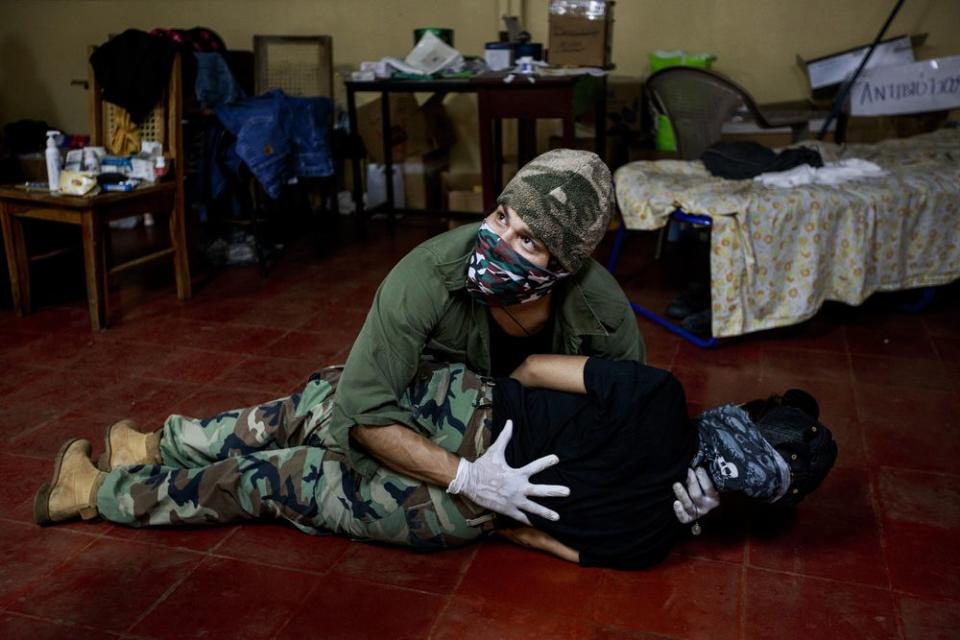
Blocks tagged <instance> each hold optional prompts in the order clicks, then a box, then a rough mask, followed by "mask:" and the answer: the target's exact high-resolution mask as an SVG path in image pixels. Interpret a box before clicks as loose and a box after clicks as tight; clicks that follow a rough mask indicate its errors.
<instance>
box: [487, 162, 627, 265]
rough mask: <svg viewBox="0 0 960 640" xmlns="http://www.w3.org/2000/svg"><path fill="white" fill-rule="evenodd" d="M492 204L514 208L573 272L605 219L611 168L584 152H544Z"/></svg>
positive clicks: (594, 242)
mask: <svg viewBox="0 0 960 640" xmlns="http://www.w3.org/2000/svg"><path fill="white" fill-rule="evenodd" d="M497 202H498V203H499V204H502V205H504V206H509V207H511V208H512V209H513V210H514V211H516V212H517V214H518V215H519V216H520V218H521V219H522V220H523V221H524V222H525V223H527V226H528V227H530V231H532V232H533V234H534V235H535V236H536V237H537V239H538V240H540V241H541V242H543V244H544V245H546V247H547V249H548V250H549V251H550V254H551V255H552V256H553V257H555V258H556V259H557V261H559V262H560V264H561V265H563V268H564V269H566V270H567V271H569V272H570V273H575V272H576V271H577V270H578V269H580V266H581V265H582V264H583V261H584V260H586V259H587V258H588V257H590V254H592V253H593V250H594V249H596V248H597V245H598V244H600V240H602V239H603V234H604V233H605V232H606V230H607V225H608V224H609V222H610V216H611V214H612V213H613V182H612V180H611V178H610V169H608V168H607V165H605V164H604V163H603V160H601V159H600V157H599V156H598V155H597V154H595V153H591V152H589V151H575V150H573V149H556V150H554V151H548V152H547V153H544V154H542V155H539V156H537V157H536V158H534V159H533V160H531V161H530V162H529V163H527V164H526V165H524V167H523V168H522V169H520V171H519V172H518V173H517V175H516V176H514V177H513V180H511V181H510V182H509V183H508V184H507V186H506V187H505V188H504V190H503V193H501V194H500V197H499V198H497Z"/></svg>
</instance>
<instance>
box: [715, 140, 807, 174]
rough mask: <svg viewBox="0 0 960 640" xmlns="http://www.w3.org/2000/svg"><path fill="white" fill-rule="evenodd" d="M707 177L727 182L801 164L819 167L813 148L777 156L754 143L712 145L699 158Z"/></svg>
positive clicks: (804, 148)
mask: <svg viewBox="0 0 960 640" xmlns="http://www.w3.org/2000/svg"><path fill="white" fill-rule="evenodd" d="M700 160H701V161H703V164H704V166H705V167H706V168H707V171H709V172H710V173H711V175H715V176H718V177H720V178H728V179H730V180H747V179H749V178H753V177H754V176H758V175H760V174H761V173H769V172H771V171H786V170H787V169H793V168H794V167H798V166H800V165H801V164H809V165H810V166H811V167H822V166H823V159H822V158H821V157H820V153H819V152H818V151H816V150H815V149H808V148H807V147H794V148H792V149H784V150H783V151H781V152H780V153H779V154H778V153H776V152H775V151H773V149H768V148H767V147H765V146H763V145H762V144H758V143H756V142H716V143H714V144H712V145H710V146H709V147H707V149H706V151H704V152H703V155H701V156H700Z"/></svg>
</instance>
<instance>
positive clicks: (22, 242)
mask: <svg viewBox="0 0 960 640" xmlns="http://www.w3.org/2000/svg"><path fill="white" fill-rule="evenodd" d="M0 225H2V227H3V246H4V249H5V251H6V253H7V270H8V271H9V272H10V294H11V296H12V297H13V310H14V311H16V313H17V315H18V316H23V315H26V314H28V313H30V307H31V303H30V259H29V258H28V257H27V244H26V239H25V238H24V235H23V220H21V219H20V218H18V217H17V216H16V215H15V214H14V213H13V212H12V211H11V207H10V206H9V205H7V204H5V203H2V202H0Z"/></svg>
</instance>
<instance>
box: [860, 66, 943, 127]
mask: <svg viewBox="0 0 960 640" xmlns="http://www.w3.org/2000/svg"><path fill="white" fill-rule="evenodd" d="M957 107H960V56H950V57H947V58H935V59H933V60H923V61H922V62H914V63H912V64H903V65H897V66H893V67H880V68H877V69H871V70H870V71H866V72H864V74H863V76H861V77H860V78H858V79H857V81H856V82H855V83H854V85H853V90H852V91H851V92H850V113H851V114H852V115H855V116H885V115H895V114H899V113H922V112H924V111H939V110H942V109H954V108H957Z"/></svg>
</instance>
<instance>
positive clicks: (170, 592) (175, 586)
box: [124, 557, 207, 634]
mask: <svg viewBox="0 0 960 640" xmlns="http://www.w3.org/2000/svg"><path fill="white" fill-rule="evenodd" d="M204 562H207V558H206V557H201V558H200V559H199V560H198V561H197V562H196V564H194V565H193V567H191V568H190V569H189V570H188V571H187V572H186V573H184V575H182V576H181V577H180V578H179V579H177V580H174V581H173V582H172V583H171V584H170V586H168V587H167V588H166V590H165V591H164V592H163V593H161V594H160V595H159V596H158V597H157V599H156V600H154V601H153V604H150V605H148V606H147V608H146V609H145V610H144V611H143V612H142V613H141V614H140V615H139V616H137V617H136V618H135V619H134V621H133V622H131V623H130V625H129V626H127V628H126V629H124V633H129V634H132V633H133V629H134V627H136V626H137V625H138V624H140V623H141V622H143V621H144V620H145V619H146V618H147V616H149V615H150V614H151V613H153V612H154V611H156V609H157V607H159V606H160V605H161V604H163V603H164V602H166V601H167V599H168V598H169V597H170V596H171V595H173V593H174V592H175V591H176V590H177V589H179V588H180V585H182V584H183V583H184V582H186V581H187V580H188V579H189V578H190V576H192V575H193V574H194V573H196V572H197V570H198V569H199V568H200V567H201V566H202V565H203V563H204Z"/></svg>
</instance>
